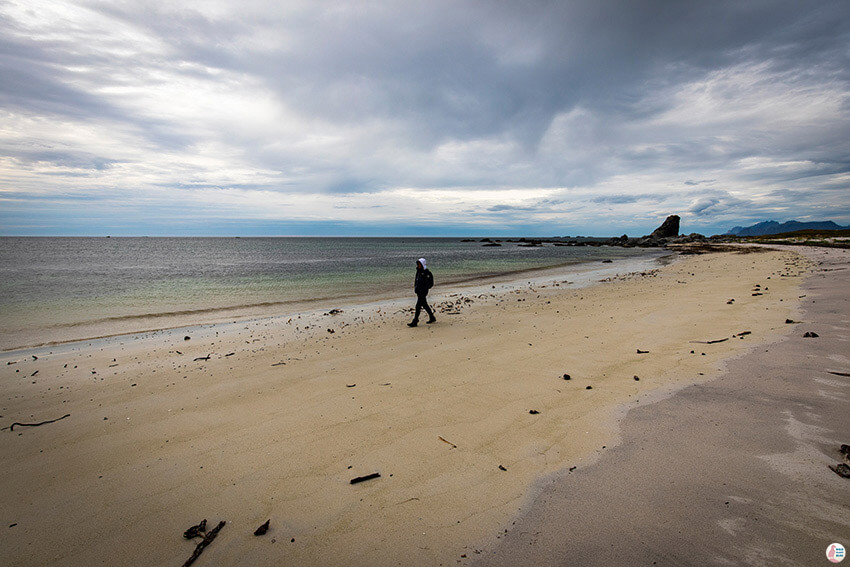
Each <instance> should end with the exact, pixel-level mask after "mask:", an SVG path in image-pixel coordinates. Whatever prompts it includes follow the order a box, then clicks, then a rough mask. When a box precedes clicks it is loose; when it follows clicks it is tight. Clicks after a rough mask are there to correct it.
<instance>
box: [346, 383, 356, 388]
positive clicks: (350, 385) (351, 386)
mask: <svg viewBox="0 0 850 567" xmlns="http://www.w3.org/2000/svg"><path fill="white" fill-rule="evenodd" d="M356 385H357V384H346V385H345V387H346V388H353V387H354V386H356Z"/></svg>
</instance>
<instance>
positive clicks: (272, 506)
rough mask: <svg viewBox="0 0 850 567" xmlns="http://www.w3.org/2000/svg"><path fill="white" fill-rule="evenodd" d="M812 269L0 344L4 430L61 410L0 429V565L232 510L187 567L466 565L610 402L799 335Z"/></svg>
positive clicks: (740, 257)
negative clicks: (802, 286) (415, 321)
mask: <svg viewBox="0 0 850 567" xmlns="http://www.w3.org/2000/svg"><path fill="white" fill-rule="evenodd" d="M809 267H810V264H809V263H808V262H806V261H804V260H803V259H801V258H800V257H799V256H798V255H797V253H796V252H793V251H781V252H766V253H752V254H738V253H720V254H712V255H705V256H692V257H686V258H682V259H681V260H679V261H677V262H675V263H673V264H671V265H667V266H664V267H662V268H660V269H658V270H653V271H649V272H642V273H635V274H629V275H622V276H619V277H611V278H606V279H607V280H608V281H606V282H604V283H602V284H600V285H594V286H592V287H587V288H583V289H574V284H572V283H569V282H568V281H566V280H562V281H557V280H551V281H548V283H544V282H540V281H536V282H531V283H528V282H524V283H523V282H518V283H516V284H515V285H513V286H501V287H498V288H490V289H477V290H467V291H464V292H455V291H452V292H443V293H440V292H439V291H440V290H439V288H438V289H437V290H436V291H437V293H436V294H435V295H434V297H433V299H432V301H433V303H435V304H437V305H439V306H440V310H439V312H438V314H437V316H438V319H439V321H438V323H437V324H435V325H421V326H420V327H418V328H416V329H409V328H408V327H406V325H405V323H406V322H407V321H408V320H409V317H410V313H409V311H406V309H408V308H409V305H411V304H412V302H410V303H408V304H406V305H402V304H398V303H393V302H379V303H375V304H369V305H363V306H349V307H347V308H346V309H345V310H344V312H343V313H340V314H331V313H329V312H326V313H322V312H313V313H304V314H301V315H294V316H293V317H292V318H290V319H287V318H273V319H258V320H254V321H246V322H231V323H227V324H219V325H204V326H200V327H195V328H192V329H190V330H187V331H185V332H178V331H173V330H172V331H163V332H156V333H149V334H144V335H138V336H126V337H117V338H113V339H109V340H100V341H92V342H90V343H82V344H77V345H62V346H61V347H56V348H55V349H54V348H53V347H48V348H42V349H35V350H33V351H31V352H30V351H22V352H16V353H11V354H9V353H7V354H6V355H5V356H4V357H3V358H0V363H2V366H0V384H2V404H0V426H2V427H4V428H5V427H8V426H9V425H10V424H11V423H12V422H39V421H43V420H47V419H53V418H57V417H60V416H62V415H64V414H70V417H68V418H66V419H62V420H61V421H57V422H54V423H50V424H46V425H43V426H39V427H32V428H29V427H20V426H19V427H16V428H15V430H14V431H11V430H9V429H5V430H3V431H0V464H2V470H3V471H4V474H3V475H0V494H2V496H0V499H2V506H0V510H2V517H1V518H0V521H2V522H3V524H1V525H0V555H2V556H0V563H3V564H6V565H176V564H182V562H183V561H184V560H185V559H186V558H188V557H189V555H190V554H191V552H192V550H193V549H194V543H192V542H188V541H185V540H184V539H183V538H182V536H181V534H182V533H183V531H184V530H185V529H186V528H188V527H189V526H191V525H193V524H196V523H198V522H199V521H200V520H201V519H204V518H206V519H208V521H209V523H210V526H213V525H215V524H216V523H218V521H220V520H226V521H227V524H226V526H225V527H224V528H223V529H222V531H221V533H220V535H219V536H218V538H217V539H216V540H215V541H214V542H213V543H212V544H211V545H210V546H209V547H208V548H207V549H206V550H205V551H204V553H203V555H202V556H201V558H200V559H199V560H198V562H197V563H196V565H280V564H293V565H317V566H318V565H353V566H354V565H364V566H365V565H369V566H382V565H454V564H457V562H458V561H461V562H467V561H469V560H471V558H472V557H474V556H476V555H477V554H475V550H480V548H481V546H482V545H484V544H486V543H487V542H488V541H497V540H495V539H494V538H495V535H496V534H499V533H501V532H502V530H503V529H504V527H505V526H509V525H510V522H511V520H512V518H516V517H527V518H529V519H530V518H532V516H523V514H525V513H526V511H527V508H528V504H529V502H530V497H531V496H533V495H534V494H535V492H536V491H537V490H539V489H538V488H535V486H536V485H535V483H536V482H539V481H540V479H541V478H545V477H546V476H547V475H551V474H554V473H557V472H558V471H564V470H568V469H569V468H570V467H573V466H577V467H579V468H578V469H577V470H578V471H584V470H585V466H586V464H587V463H593V462H595V461H596V460H597V459H598V458H599V457H600V456H601V455H602V456H604V455H607V454H608V452H607V451H608V450H607V449H603V446H605V447H612V446H614V445H615V444H616V442H617V439H618V435H619V431H620V430H619V429H618V420H619V419H620V418H621V417H622V415H623V410H622V408H623V407H625V406H624V404H632V405H635V404H637V405H640V404H647V403H650V402H651V401H653V400H655V399H656V398H658V397H659V396H660V395H662V394H661V393H662V392H666V393H668V394H669V393H670V392H673V391H675V390H677V389H681V388H683V387H686V386H689V385H692V384H695V383H704V382H705V381H707V380H710V379H712V378H715V377H717V376H718V375H719V373H720V371H721V367H722V361H723V360H724V359H727V358H729V357H733V356H737V355H740V354H742V353H745V352H748V351H749V350H751V349H753V348H755V347H757V346H758V345H760V344H766V343H767V344H771V343H775V341H778V340H780V339H781V338H782V337H783V336H784V335H786V334H788V333H791V332H792V331H794V329H792V328H791V326H788V325H784V323H782V322H783V321H784V320H785V318H786V317H793V318H798V317H799V315H798V314H797V311H796V309H797V307H798V303H799V299H798V295H800V294H801V293H800V292H799V290H798V286H799V283H800V281H801V279H802V276H803V275H804V274H805V273H806V270H808V269H809ZM733 298H734V301H731V302H730V299H733ZM329 307H330V306H329ZM745 332H748V334H747V333H745ZM742 333H743V334H742ZM184 334H186V336H190V338H189V339H188V340H184ZM713 340H716V341H721V342H717V343H711V344H707V341H713ZM819 340H822V339H819ZM767 348H771V347H767ZM638 351H640V352H638ZM35 357H37V358H35ZM7 363H8V364H7ZM564 374H569V375H570V378H571V379H570V380H565V379H564ZM635 376H637V377H639V380H635V379H634V377H635ZM652 407H657V406H652ZM532 410H533V411H534V413H532ZM625 431H628V429H626V430H625ZM690 440H691V442H692V443H693V444H695V445H698V444H700V443H701V442H702V439H700V438H699V437H695V438H690ZM623 446H624V447H625V446H628V444H626V445H623ZM374 472H379V473H380V475H381V476H380V477H379V478H376V479H373V480H370V481H367V482H363V483H360V484H356V485H352V484H350V482H349V481H350V480H351V479H352V478H354V477H358V476H362V475H367V474H370V473H374ZM572 474H573V476H574V475H575V473H572ZM581 474H584V473H583V472H581ZM830 474H833V473H831V472H830ZM833 476H834V475H833ZM572 478H573V477H572V476H571V477H570V480H572ZM836 478H838V477H836ZM621 480H622V483H623V485H625V486H629V483H630V482H631V480H630V479H621ZM838 480H843V479H838ZM669 492H670V495H671V498H672V497H673V496H672V495H674V494H676V487H675V486H673V487H672V488H671V489H670V490H669ZM536 506H537V504H535V507H536ZM535 509H536V508H535ZM268 519H270V520H271V525H270V529H269V531H268V533H267V534H266V535H265V536H261V537H255V536H253V535H252V532H253V531H254V529H255V528H256V527H258V526H259V525H260V524H262V523H263V522H265V521H266V520H268ZM529 521H531V520H529ZM552 521H553V522H557V524H553V525H557V526H558V527H559V529H562V530H563V529H566V527H567V526H568V527H569V531H570V533H572V534H575V533H579V532H580V531H581V529H582V528H581V527H580V526H582V525H583V524H582V522H581V521H580V519H579V518H575V517H566V518H565V517H560V516H559V517H558V518H557V520H552ZM559 533H560V534H561V535H562V536H563V531H561V532H559ZM498 541H500V540H498ZM600 541H602V540H596V545H599V542H600ZM547 549H553V550H554V549H557V546H555V545H549V546H547ZM498 556H499V555H498V554H497V555H496V556H494V557H498ZM505 556H506V554H505ZM627 563H628V562H627Z"/></svg>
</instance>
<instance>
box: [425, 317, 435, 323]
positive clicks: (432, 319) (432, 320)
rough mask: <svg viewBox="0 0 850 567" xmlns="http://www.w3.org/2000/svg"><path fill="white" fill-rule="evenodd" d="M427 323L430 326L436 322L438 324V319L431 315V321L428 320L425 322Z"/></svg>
mask: <svg viewBox="0 0 850 567" xmlns="http://www.w3.org/2000/svg"><path fill="white" fill-rule="evenodd" d="M425 322H426V323H428V324H429V325H430V324H431V323H436V322H437V318H436V317H434V316H433V315H431V318H430V319H428V320H427V321H425Z"/></svg>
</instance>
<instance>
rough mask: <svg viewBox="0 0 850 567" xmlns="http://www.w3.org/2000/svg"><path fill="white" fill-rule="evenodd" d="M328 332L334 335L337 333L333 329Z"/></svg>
mask: <svg viewBox="0 0 850 567" xmlns="http://www.w3.org/2000/svg"><path fill="white" fill-rule="evenodd" d="M328 332H329V333H330V334H334V333H335V332H336V331H334V330H333V329H328Z"/></svg>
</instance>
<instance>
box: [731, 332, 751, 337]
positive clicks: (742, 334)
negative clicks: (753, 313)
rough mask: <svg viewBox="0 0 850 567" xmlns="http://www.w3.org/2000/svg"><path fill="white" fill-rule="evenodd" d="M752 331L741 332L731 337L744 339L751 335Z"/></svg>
mask: <svg viewBox="0 0 850 567" xmlns="http://www.w3.org/2000/svg"><path fill="white" fill-rule="evenodd" d="M752 334H753V332H752V331H741V332H740V333H738V334H737V335H732V336H733V337H746V336H747V335H752Z"/></svg>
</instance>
